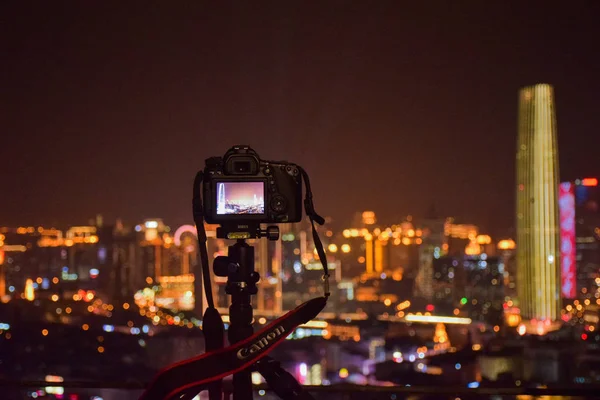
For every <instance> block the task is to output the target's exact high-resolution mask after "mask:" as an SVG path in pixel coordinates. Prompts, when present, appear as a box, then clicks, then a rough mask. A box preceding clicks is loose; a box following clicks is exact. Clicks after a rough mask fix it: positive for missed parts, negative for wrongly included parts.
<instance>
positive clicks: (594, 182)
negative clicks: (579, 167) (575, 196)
mask: <svg viewBox="0 0 600 400" xmlns="http://www.w3.org/2000/svg"><path fill="white" fill-rule="evenodd" d="M581 184H582V185H583V186H598V179H597V178H584V179H582V180H581Z"/></svg>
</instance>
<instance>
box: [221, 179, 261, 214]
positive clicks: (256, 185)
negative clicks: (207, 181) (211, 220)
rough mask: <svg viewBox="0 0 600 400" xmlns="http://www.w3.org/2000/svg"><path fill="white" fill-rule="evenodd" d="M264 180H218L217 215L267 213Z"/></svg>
mask: <svg viewBox="0 0 600 400" xmlns="http://www.w3.org/2000/svg"><path fill="white" fill-rule="evenodd" d="M264 196H265V183H264V182H218V183H217V215H244V214H264V213H265V197H264Z"/></svg>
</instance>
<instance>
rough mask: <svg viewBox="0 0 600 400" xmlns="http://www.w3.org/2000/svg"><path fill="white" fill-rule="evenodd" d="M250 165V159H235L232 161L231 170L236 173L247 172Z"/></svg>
mask: <svg viewBox="0 0 600 400" xmlns="http://www.w3.org/2000/svg"><path fill="white" fill-rule="evenodd" d="M251 168H252V165H251V163H250V161H236V162H234V163H233V171H234V172H237V173H238V174H247V173H249V172H250V170H251Z"/></svg>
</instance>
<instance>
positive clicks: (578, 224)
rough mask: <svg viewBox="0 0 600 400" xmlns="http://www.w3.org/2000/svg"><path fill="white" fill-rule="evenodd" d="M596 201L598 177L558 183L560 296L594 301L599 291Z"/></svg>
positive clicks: (599, 191)
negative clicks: (561, 294)
mask: <svg viewBox="0 0 600 400" xmlns="http://www.w3.org/2000/svg"><path fill="white" fill-rule="evenodd" d="M599 202H600V188H599V187H598V179H597V178H584V179H577V180H575V181H574V182H563V183H561V184H560V195H559V208H560V217H561V218H560V239H561V243H560V247H561V269H562V293H563V298H567V299H576V298H580V299H586V298H587V299H592V300H594V298H595V297H596V295H597V293H600V288H599V287H598V286H599V283H600V210H599V207H598V203H599Z"/></svg>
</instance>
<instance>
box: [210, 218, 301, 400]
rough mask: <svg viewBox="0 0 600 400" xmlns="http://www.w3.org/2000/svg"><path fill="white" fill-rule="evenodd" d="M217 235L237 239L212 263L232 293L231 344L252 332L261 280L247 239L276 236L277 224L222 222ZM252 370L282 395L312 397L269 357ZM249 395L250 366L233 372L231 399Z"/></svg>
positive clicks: (249, 399) (247, 398) (248, 399)
mask: <svg viewBox="0 0 600 400" xmlns="http://www.w3.org/2000/svg"><path fill="white" fill-rule="evenodd" d="M217 237H218V238H221V239H232V238H235V239H236V243H235V244H233V245H231V246H229V248H228V254H227V256H219V257H217V258H215V260H214V263H213V271H214V273H215V275H217V276H220V277H224V278H227V284H226V286H225V292H226V293H227V294H228V295H230V296H231V306H230V307H229V318H230V326H229V330H228V332H227V336H228V338H229V342H230V343H231V344H234V343H238V342H240V341H242V340H244V339H246V338H248V337H250V336H252V334H253V332H254V330H253V328H252V319H253V315H252V314H253V312H252V303H251V296H252V295H255V294H256V293H257V292H258V288H257V286H256V284H257V283H258V281H259V280H260V275H259V273H258V272H256V270H255V269H254V247H252V246H250V245H249V244H248V243H247V242H246V239H253V238H267V239H268V240H272V241H274V240H278V239H279V228H278V227H277V226H269V227H268V228H267V229H265V230H262V229H260V226H258V225H255V226H248V227H247V229H244V231H243V232H240V229H239V227H238V226H236V227H228V226H223V227H221V228H218V229H217ZM253 370H257V371H258V372H259V373H260V374H261V375H262V376H263V377H264V378H265V380H266V381H267V383H268V384H269V385H270V386H271V388H272V389H273V390H274V391H275V392H276V393H277V394H278V395H279V396H280V397H281V398H282V399H298V398H302V397H303V398H309V399H310V398H312V397H311V396H310V395H308V394H306V393H304V392H302V387H301V386H300V385H299V384H298V382H296V380H295V379H294V378H293V377H292V376H291V375H290V374H289V373H288V372H286V371H284V370H283V369H282V368H281V367H280V366H279V363H277V362H276V361H275V360H273V359H272V358H270V357H266V358H265V359H263V360H261V361H259V362H257V363H256V364H255V365H254V368H253ZM301 394H304V396H301ZM306 396H308V397H306ZM252 398H253V394H252V370H251V369H247V370H244V371H241V372H238V373H235V374H234V375H233V399H234V400H252Z"/></svg>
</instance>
